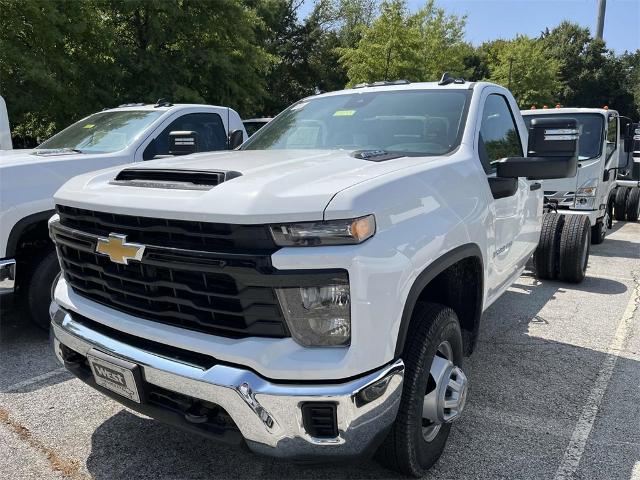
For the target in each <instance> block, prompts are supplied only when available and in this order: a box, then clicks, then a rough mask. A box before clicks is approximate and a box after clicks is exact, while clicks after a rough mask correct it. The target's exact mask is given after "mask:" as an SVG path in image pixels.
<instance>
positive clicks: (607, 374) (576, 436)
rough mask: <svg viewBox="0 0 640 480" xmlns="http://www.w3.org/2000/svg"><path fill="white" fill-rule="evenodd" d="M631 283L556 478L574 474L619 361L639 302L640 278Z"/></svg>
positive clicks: (560, 478) (559, 479)
mask: <svg viewBox="0 0 640 480" xmlns="http://www.w3.org/2000/svg"><path fill="white" fill-rule="evenodd" d="M634 284H635V288H634V289H633V291H632V292H631V298H630V299H629V303H628V304H627V308H626V309H625V311H624V313H623V315H622V318H621V319H620V321H619V323H618V327H617V328H616V333H615V336H614V337H613V339H612V340H611V343H610V344H609V348H608V349H607V356H606V357H605V359H604V360H603V362H602V365H601V366H600V370H599V372H598V376H597V377H596V380H595V382H594V384H593V387H591V391H590V392H589V396H588V397H587V401H586V403H585V405H584V407H583V409H582V413H581V415H580V418H579V419H578V422H577V424H576V427H575V429H574V430H573V434H572V435H571V440H570V442H569V445H568V446H567V448H566V450H565V452H564V456H563V458H562V461H561V462H560V466H559V467H558V470H557V471H556V474H555V477H554V478H555V480H564V479H570V478H573V476H574V474H575V473H576V471H577V470H578V466H579V464H580V460H581V458H582V455H583V453H584V450H585V448H586V446H587V440H588V439H589V434H590V433H591V429H592V428H593V424H594V423H595V420H596V416H597V415H598V410H599V408H600V403H601V402H602V398H603V397H604V394H605V392H606V391H607V386H608V385H609V381H610V380H611V376H612V375H613V370H614V368H615V366H616V362H617V361H618V355H619V354H620V352H622V350H623V348H624V345H625V343H626V340H627V337H628V336H629V334H630V332H631V329H630V327H631V325H632V322H633V317H634V314H635V312H636V310H637V309H638V307H639V306H640V278H638V277H634ZM634 470H635V469H634Z"/></svg>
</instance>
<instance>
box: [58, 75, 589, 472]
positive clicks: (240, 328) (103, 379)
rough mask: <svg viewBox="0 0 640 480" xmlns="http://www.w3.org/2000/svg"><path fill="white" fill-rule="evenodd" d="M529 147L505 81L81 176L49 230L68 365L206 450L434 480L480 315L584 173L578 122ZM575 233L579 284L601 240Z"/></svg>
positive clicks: (372, 94) (347, 106) (383, 99)
mask: <svg viewBox="0 0 640 480" xmlns="http://www.w3.org/2000/svg"><path fill="white" fill-rule="evenodd" d="M530 130H531V133H530V134H528V132H527V129H526V128H525V124H524V121H523V119H522V117H521V115H520V113H519V111H518V107H517V105H516V102H515V101H514V99H513V97H512V95H511V94H510V92H509V91H508V90H506V89H505V88H502V87H500V86H497V85H494V84H490V83H468V82H464V81H463V80H461V79H455V80H454V79H452V78H451V77H449V76H444V77H443V79H442V80H441V81H440V82H438V83H413V84H412V83H408V82H379V83H375V84H370V85H364V86H361V87H360V88H354V89H350V90H345V91H338V92H333V93H328V94H322V95H318V96H314V97H310V98H306V99H304V100H301V101H300V102H298V103H296V104H294V105H293V106H291V107H289V108H288V109H287V110H285V111H284V112H283V113H281V114H280V115H279V116H278V117H276V118H275V119H274V120H273V121H271V122H270V123H268V124H267V125H266V126H264V127H263V128H262V129H260V130H259V131H258V132H257V133H256V134H255V135H254V136H252V137H251V138H250V139H249V140H248V141H247V142H245V143H244V144H243V146H242V147H241V148H240V149H239V150H238V151H234V152H226V153H221V152H220V153H207V154H195V155H191V156H189V157H187V158H188V159H187V158H184V159H182V161H180V162H177V161H176V160H171V159H167V160H159V161H154V162H150V163H148V164H144V165H140V166H137V167H126V168H114V169H110V170H105V171H102V172H98V173H91V174H87V175H82V176H79V177H76V178H75V179H73V180H71V181H70V182H68V183H66V184H65V185H64V186H63V187H62V188H61V189H60V190H59V191H58V192H57V193H56V195H55V202H56V209H57V214H56V215H55V216H54V217H52V219H51V220H50V223H49V228H50V233H51V236H52V238H53V239H54V241H55V243H56V246H57V251H58V255H59V258H60V263H61V265H62V271H63V275H62V277H61V278H60V280H59V281H58V282H57V284H56V286H55V290H54V301H53V302H52V303H51V307H50V314H51V322H52V339H53V348H54V350H55V353H56V355H57V357H58V358H59V360H60V361H61V362H62V363H63V364H64V365H65V366H66V367H67V368H68V369H69V370H70V371H71V372H73V373H74V374H75V375H76V376H77V377H79V378H80V379H82V380H83V381H84V382H86V383H87V384H89V385H91V386H93V387H94V388H96V389H97V390H99V391H100V392H102V393H104V394H106V395H109V396H111V397H113V398H115V399H116V400H118V401H119V402H121V403H122V404H124V405H126V406H128V407H130V408H132V409H134V410H136V411H139V412H142V413H143V414H146V415H149V416H151V417H153V418H157V419H160V420H162V421H164V422H167V423H170V424H173V425H176V426H179V427H182V428H184V429H186V430H188V431H191V432H193V433H196V434H201V435H205V436H207V437H210V438H214V439H218V440H220V441H223V442H229V443H233V444H238V443H245V444H246V445H248V447H249V448H250V449H251V450H253V451H254V452H257V453H261V454H266V455H272V456H276V457H284V458H289V459H294V460H300V461H310V460H316V461H317V460H320V461H323V459H328V458H348V457H353V456H359V455H367V454H370V453H373V452H375V451H377V452H378V455H379V458H380V460H381V461H382V462H383V463H384V464H385V465H387V466H389V467H390V468H392V469H396V470H398V471H401V472H404V473H406V474H409V475H416V476H418V475H421V474H423V473H424V472H425V470H426V469H428V468H429V467H430V466H431V465H433V464H434V462H435V461H436V460H437V459H438V457H439V456H440V454H441V452H442V450H443V448H444V446H445V442H446V440H447V437H448V435H449V431H450V428H451V422H453V421H454V420H456V419H457V418H458V417H459V416H460V415H461V414H462V411H463V409H464V407H465V401H466V398H467V388H468V380H467V377H466V376H465V374H464V372H463V370H462V361H463V356H464V355H465V354H468V353H470V352H471V350H472V348H473V345H474V341H475V339H476V334H477V332H478V328H479V323H480V319H481V317H482V314H483V312H484V311H485V310H486V309H487V308H488V307H489V306H490V305H491V304H492V303H493V302H495V301H496V299H498V298H499V297H500V295H502V293H503V292H504V291H505V290H506V289H507V288H508V287H509V286H510V285H511V284H512V283H513V282H514V281H515V280H516V279H517V278H518V276H519V275H520V274H521V272H522V271H523V269H524V267H525V264H526V263H527V261H528V260H529V258H530V257H531V256H532V253H533V252H534V250H536V247H537V245H538V242H539V239H540V238H541V226H542V219H543V215H548V216H555V215H557V214H556V213H554V212H550V213H544V211H543V210H544V206H543V189H542V188H541V184H540V182H539V180H541V179H543V178H558V177H565V176H573V175H575V171H576V168H577V158H576V149H577V130H576V123H575V121H574V120H567V119H543V120H534V121H533V122H532V126H531V129H530ZM565 227H568V223H567V224H565ZM570 227H571V228H566V229H565V230H562V231H561V232H560V234H561V238H562V243H563V244H567V245H573V248H574V250H575V251H574V252H570V253H571V255H570V256H569V257H567V258H565V259H564V260H563V258H560V259H559V262H560V264H562V265H559V266H558V268H560V274H561V276H562V275H567V276H568V277H571V275H572V273H573V274H576V275H577V273H576V272H577V271H580V272H582V273H584V268H585V267H586V261H587V260H586V258H587V257H588V248H587V249H586V250H585V246H587V247H588V239H587V235H588V233H589V230H588V229H586V230H585V229H584V228H579V227H580V226H579V225H577V224H576V225H570ZM547 235H549V234H547ZM554 235H555V232H554ZM543 236H544V234H543ZM547 240H548V241H549V242H555V236H554V237H553V239H551V238H549V239H547ZM567 248H568V247H567ZM545 251H547V252H548V255H549V258H548V259H544V260H545V261H547V263H549V264H554V265H555V262H556V259H557V257H558V254H559V253H562V252H558V251H557V248H556V249H551V250H550V249H549V246H548V245H547V246H546V247H545ZM567 252H568V250H567ZM539 256H540V255H539ZM570 261H573V264H572V265H570V264H569V263H570ZM554 268H555V267H554ZM61 401H63V400H62V399H61Z"/></svg>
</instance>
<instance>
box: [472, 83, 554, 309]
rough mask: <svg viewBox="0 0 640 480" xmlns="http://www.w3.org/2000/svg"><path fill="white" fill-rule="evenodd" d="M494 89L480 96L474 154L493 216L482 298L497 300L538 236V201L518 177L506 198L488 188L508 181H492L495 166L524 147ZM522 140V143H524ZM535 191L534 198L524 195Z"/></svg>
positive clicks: (508, 104)
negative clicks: (487, 281) (484, 176)
mask: <svg viewBox="0 0 640 480" xmlns="http://www.w3.org/2000/svg"><path fill="white" fill-rule="evenodd" d="M499 92H500V91H499V90H496V91H491V90H489V91H488V92H486V94H485V96H484V98H483V107H482V114H481V119H480V128H479V134H478V143H477V148H478V155H479V157H480V160H481V162H482V164H483V167H484V169H485V172H486V173H487V182H488V183H489V190H490V195H491V200H490V203H489V204H490V211H491V214H492V217H493V232H490V233H493V235H491V234H490V235H489V236H488V240H489V254H490V258H489V259H488V262H489V264H490V268H492V269H493V275H491V276H490V278H492V281H491V283H490V284H489V285H488V287H489V291H488V295H489V297H490V301H491V297H494V298H497V296H499V295H500V294H501V293H502V292H503V291H504V289H506V288H507V287H508V286H509V285H510V284H511V283H512V282H513V281H514V280H515V279H516V277H517V276H518V275H519V273H520V269H521V268H522V267H523V266H524V264H525V262H526V261H527V259H528V257H529V254H530V253H531V252H532V251H533V249H534V248H535V246H536V244H537V242H538V237H539V231H538V221H539V214H541V212H539V210H540V209H541V202H540V197H541V196H542V189H541V188H540V184H539V183H535V182H530V181H528V180H526V179H524V178H519V179H517V180H515V181H513V182H514V183H513V187H514V188H513V189H512V190H510V191H508V192H507V193H505V192H504V190H502V191H501V192H500V193H499V192H498V189H496V188H494V187H495V186H496V184H497V183H498V182H501V181H509V179H498V178H496V162H497V161H498V160H500V159H502V158H505V157H523V156H524V149H525V148H526V146H525V144H524V142H523V139H522V138H521V137H520V132H522V131H524V122H523V121H522V120H521V119H520V118H519V117H518V119H519V120H520V124H521V125H520V128H518V123H517V121H516V117H515V116H514V114H513V111H514V110H515V109H517V106H516V105H515V104H514V103H513V102H512V101H510V100H509V99H508V98H507V97H506V96H504V95H502V94H501V93H499ZM524 140H526V139H524ZM531 189H533V190H539V191H540V193H539V195H535V194H534V195H532V194H530V190H531Z"/></svg>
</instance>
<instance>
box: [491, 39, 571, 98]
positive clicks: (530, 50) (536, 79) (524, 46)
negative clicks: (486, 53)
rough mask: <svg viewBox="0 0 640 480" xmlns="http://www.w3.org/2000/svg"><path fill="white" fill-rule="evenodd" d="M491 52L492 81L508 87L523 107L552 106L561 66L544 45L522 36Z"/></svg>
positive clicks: (496, 46) (501, 44)
mask: <svg viewBox="0 0 640 480" xmlns="http://www.w3.org/2000/svg"><path fill="white" fill-rule="evenodd" d="M490 52H491V50H490ZM491 53H492V54H493V55H494V59H493V62H494V63H493V64H492V65H491V66H490V72H491V73H490V76H489V79H490V80H491V81H492V82H496V83H499V84H501V85H505V86H507V87H509V89H510V90H511V92H512V93H513V95H514V96H515V97H516V99H517V100H518V104H519V105H520V106H521V107H527V106H529V105H532V104H533V105H535V104H542V103H552V102H553V101H554V98H556V97H557V92H558V90H559V89H560V85H561V84H560V81H559V80H558V72H559V70H560V65H561V63H560V61H558V60H557V59H556V58H554V57H552V56H550V55H549V54H548V53H547V51H546V50H545V48H544V45H543V44H542V43H541V42H538V41H536V40H535V39H532V38H529V37H527V36H524V35H520V36H518V37H516V38H515V39H514V40H512V41H510V42H504V43H497V44H494V45H493V52H491ZM491 53H490V54H491Z"/></svg>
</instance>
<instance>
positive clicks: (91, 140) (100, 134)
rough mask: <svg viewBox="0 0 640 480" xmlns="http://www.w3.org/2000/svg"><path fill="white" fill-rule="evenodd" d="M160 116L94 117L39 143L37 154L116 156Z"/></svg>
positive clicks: (152, 112)
mask: <svg viewBox="0 0 640 480" xmlns="http://www.w3.org/2000/svg"><path fill="white" fill-rule="evenodd" d="M160 115H162V112H161V111H158V110H135V111H119V112H101V113H95V114H93V115H91V116H89V117H87V118H85V119H84V120H80V121H79V122H77V123H74V124H73V125H71V126H70V127H67V128H65V129H64V130H62V131H61V132H60V133H58V134H56V135H54V136H53V137H51V138H50V139H49V140H47V141H45V142H43V143H42V144H40V145H39V146H38V148H37V150H49V149H53V150H74V151H80V152H82V153H111V152H117V151H119V150H122V149H123V148H126V147H127V146H129V145H130V144H131V143H132V142H133V141H134V140H135V139H136V138H137V137H138V136H139V135H140V134H141V133H142V132H143V131H144V130H145V129H146V128H147V127H148V126H149V125H150V124H151V123H152V122H153V121H154V120H155V119H157V118H158V117H159V116H160Z"/></svg>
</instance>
